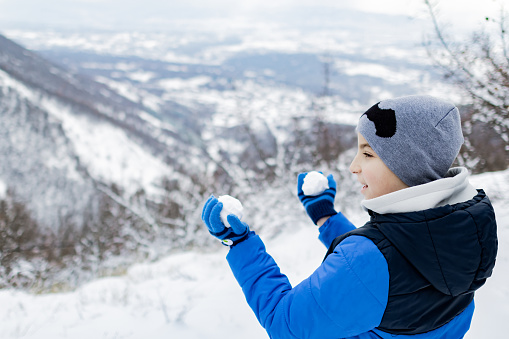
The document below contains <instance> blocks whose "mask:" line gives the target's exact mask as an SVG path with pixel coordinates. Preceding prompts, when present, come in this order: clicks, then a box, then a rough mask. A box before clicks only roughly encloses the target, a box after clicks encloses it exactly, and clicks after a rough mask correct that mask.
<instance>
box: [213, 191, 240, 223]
mask: <svg viewBox="0 0 509 339" xmlns="http://www.w3.org/2000/svg"><path fill="white" fill-rule="evenodd" d="M217 200H219V202H222V203H223V209H222V210H221V213H220V216H221V221H222V222H223V224H224V225H225V226H226V227H230V223H229V222H228V220H227V217H228V215H230V214H235V215H236V216H237V217H238V218H239V219H242V215H243V213H242V212H243V211H244V207H242V204H241V203H240V201H239V200H237V199H235V198H234V197H232V196H230V195H222V196H220V197H219V198H218V199H217Z"/></svg>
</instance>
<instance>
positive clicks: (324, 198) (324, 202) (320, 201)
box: [297, 173, 338, 224]
mask: <svg viewBox="0 0 509 339" xmlns="http://www.w3.org/2000/svg"><path fill="white" fill-rule="evenodd" d="M306 174H307V173H301V174H299V177H298V180H297V195H298V196H299V199H300V202H302V204H303V205H304V208H305V209H306V212H307V213H308V215H309V217H310V218H311V220H313V222H314V223H315V224H316V223H317V222H318V220H320V219H321V218H323V217H327V216H330V215H335V214H337V213H338V212H336V210H335V209H334V198H335V197H336V182H335V181H334V177H333V176H332V174H329V175H328V176H327V180H328V182H329V188H328V189H326V190H325V191H324V192H323V193H321V194H319V195H305V194H304V192H303V191H302V185H303V184H304V177H305V176H306Z"/></svg>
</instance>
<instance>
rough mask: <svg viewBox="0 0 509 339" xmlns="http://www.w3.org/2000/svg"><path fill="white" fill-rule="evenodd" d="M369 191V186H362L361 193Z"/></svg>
mask: <svg viewBox="0 0 509 339" xmlns="http://www.w3.org/2000/svg"><path fill="white" fill-rule="evenodd" d="M367 189H368V185H364V186H362V188H361V193H362V192H364V191H365V190H367Z"/></svg>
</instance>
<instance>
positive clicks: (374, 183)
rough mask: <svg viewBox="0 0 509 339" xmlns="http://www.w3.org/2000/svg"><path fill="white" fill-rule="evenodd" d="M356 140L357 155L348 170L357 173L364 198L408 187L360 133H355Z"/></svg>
mask: <svg viewBox="0 0 509 339" xmlns="http://www.w3.org/2000/svg"><path fill="white" fill-rule="evenodd" d="M357 140H358V148H357V155H356V156H355V158H354V159H353V161H352V164H351V165H350V172H352V173H354V174H357V180H359V182H360V183H361V184H362V185H363V187H362V189H361V193H362V195H364V198H366V199H373V198H377V197H379V196H382V195H384V194H388V193H391V192H395V191H399V190H401V189H403V188H407V187H408V186H407V185H406V184H405V183H404V182H403V181H401V179H399V178H398V177H397V176H396V175H395V174H394V173H392V171H391V170H390V169H389V168H388V167H387V166H386V165H385V164H384V162H383V161H382V159H380V158H379V157H378V155H377V154H376V153H375V151H373V149H372V148H371V147H370V146H369V144H368V142H367V141H366V139H364V137H363V136H362V135H361V134H360V133H357Z"/></svg>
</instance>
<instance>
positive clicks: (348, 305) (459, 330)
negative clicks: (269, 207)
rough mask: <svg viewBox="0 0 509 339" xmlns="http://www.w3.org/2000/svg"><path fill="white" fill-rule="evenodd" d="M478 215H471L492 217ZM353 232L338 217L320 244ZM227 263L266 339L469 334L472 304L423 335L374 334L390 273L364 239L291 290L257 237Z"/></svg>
mask: <svg viewBox="0 0 509 339" xmlns="http://www.w3.org/2000/svg"><path fill="white" fill-rule="evenodd" d="M489 207H490V208H491V205H489ZM477 210H478V212H474V213H480V214H483V213H492V209H491V211H486V210H485V209H483V208H478V209H477ZM469 213H470V212H469ZM404 215H405V214H401V215H400V216H399V217H404ZM393 216H394V217H395V218H396V219H397V218H398V214H394V215H393ZM475 220H476V216H472V222H473V223H475ZM493 221H494V220H493ZM444 226H445V225H444ZM354 229H355V226H353V225H352V224H351V223H350V222H349V221H348V220H347V219H346V218H345V217H344V216H343V215H342V214H341V213H338V214H337V215H335V216H333V217H331V218H330V219H329V220H328V221H327V222H326V223H325V224H324V225H323V226H322V227H321V228H320V235H319V239H320V240H321V241H322V243H323V244H324V245H325V246H326V247H329V246H330V245H331V243H332V242H333V240H334V239H335V238H336V237H338V236H340V235H342V234H344V233H346V232H349V231H351V230H354ZM480 236H482V234H480ZM495 251H496V250H495ZM227 260H228V262H229V264H230V267H231V269H232V271H233V273H234V276H235V278H236V279H237V281H238V283H239V284H240V286H241V287H242V290H243V292H244V294H245V297H246V300H247V302H248V304H249V305H250V307H251V308H252V310H253V311H254V313H255V315H256V317H257V318H258V321H259V322H260V324H261V325H262V326H263V327H264V328H265V329H266V331H267V333H268V334H269V337H270V338H278V339H284V338H288V339H297V338H298V339H303V338H320V339H327V338H330V339H338V338H359V339H365V338H395V337H398V338H407V337H412V338H415V339H427V338H451V339H456V338H462V337H463V336H464V334H465V333H466V332H467V331H468V329H469V327H470V322H471V319H472V315H473V312H474V302H472V303H471V304H470V305H469V306H468V307H467V308H466V309H465V310H464V311H463V312H461V313H460V314H458V315H457V316H456V317H455V318H454V319H452V320H451V321H449V322H448V323H447V324H445V325H443V326H441V327H440V328H438V329H435V330H433V331H430V332H427V333H423V334H417V335H394V334H389V333H386V332H383V331H381V330H379V329H377V328H376V327H377V326H378V325H380V323H381V321H382V317H383V316H384V312H385V309H386V306H387V301H388V295H389V281H390V277H389V269H388V264H387V261H386V259H385V257H384V256H383V254H382V253H381V252H380V250H379V249H378V247H377V246H376V245H375V244H374V243H373V242H372V241H371V240H369V239H368V238H366V237H363V236H358V235H352V236H349V237H347V238H345V239H344V240H342V241H341V242H340V243H339V244H338V245H337V246H336V247H335V248H334V252H333V253H332V254H331V255H329V256H328V257H327V260H325V261H324V262H323V263H322V264H321V265H320V266H319V267H318V268H317V269H316V270H315V271H314V272H313V273H312V274H311V276H309V277H308V278H307V279H305V280H304V281H302V282H301V283H300V284H298V285H297V286H295V287H293V288H292V286H291V285H290V282H289V281H288V279H287V277H286V276H285V275H284V274H282V273H281V272H280V270H279V267H278V266H277V264H276V263H275V261H274V260H273V258H272V257H271V256H270V255H269V254H268V253H267V252H266V250H265V246H264V244H263V242H262V240H261V239H260V238H259V237H258V236H257V235H254V234H253V235H252V236H251V237H249V238H248V239H247V240H245V241H244V242H242V243H240V244H239V245H237V246H234V247H232V248H231V249H230V251H229V253H228V256H227ZM476 269H477V268H476Z"/></svg>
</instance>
